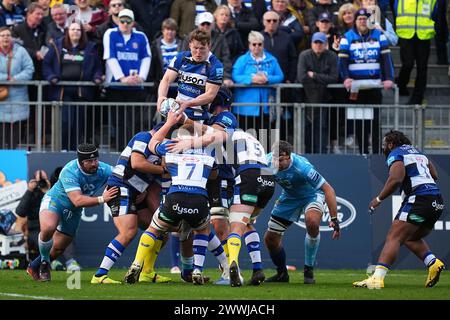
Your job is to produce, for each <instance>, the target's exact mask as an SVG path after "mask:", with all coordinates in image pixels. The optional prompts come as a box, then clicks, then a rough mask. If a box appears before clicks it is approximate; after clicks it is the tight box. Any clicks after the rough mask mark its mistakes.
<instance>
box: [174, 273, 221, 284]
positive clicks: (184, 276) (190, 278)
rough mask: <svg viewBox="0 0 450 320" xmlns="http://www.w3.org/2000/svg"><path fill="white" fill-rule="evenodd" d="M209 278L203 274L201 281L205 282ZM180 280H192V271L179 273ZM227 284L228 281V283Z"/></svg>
mask: <svg viewBox="0 0 450 320" xmlns="http://www.w3.org/2000/svg"><path fill="white" fill-rule="evenodd" d="M210 279H211V278H210V277H208V276H203V281H204V282H205V283H208V282H209V280H210ZM181 280H183V282H190V283H191V282H192V272H191V273H189V274H183V272H182V273H181ZM228 284H229V283H228Z"/></svg>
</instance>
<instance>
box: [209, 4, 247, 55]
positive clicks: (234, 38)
mask: <svg viewBox="0 0 450 320" xmlns="http://www.w3.org/2000/svg"><path fill="white" fill-rule="evenodd" d="M214 19H215V21H216V23H215V25H216V26H215V30H216V32H218V33H219V34H222V35H223V36H224V37H225V39H226V41H227V44H228V48H229V49H230V60H231V62H232V63H234V62H235V61H236V59H237V58H238V57H239V56H240V55H242V54H244V53H245V46H244V44H243V43H242V39H241V36H240V34H239V31H238V30H237V29H236V28H234V27H233V26H232V23H231V11H230V8H229V7H228V6H226V5H220V6H218V7H217V9H216V11H214Z"/></svg>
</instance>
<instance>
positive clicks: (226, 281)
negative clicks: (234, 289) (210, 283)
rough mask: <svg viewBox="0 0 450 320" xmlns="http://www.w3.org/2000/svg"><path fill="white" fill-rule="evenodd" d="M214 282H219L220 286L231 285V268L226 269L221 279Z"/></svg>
mask: <svg viewBox="0 0 450 320" xmlns="http://www.w3.org/2000/svg"><path fill="white" fill-rule="evenodd" d="M214 284H217V285H220V286H229V285H230V270H229V269H228V268H227V269H224V270H223V271H222V276H221V277H220V279H219V280H217V281H216V282H214Z"/></svg>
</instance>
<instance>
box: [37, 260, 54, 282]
mask: <svg viewBox="0 0 450 320" xmlns="http://www.w3.org/2000/svg"><path fill="white" fill-rule="evenodd" d="M50 269H51V268H50V263H48V262H47V261H42V263H41V266H40V267H39V281H43V282H45V281H50V280H51V279H52V276H51V274H50Z"/></svg>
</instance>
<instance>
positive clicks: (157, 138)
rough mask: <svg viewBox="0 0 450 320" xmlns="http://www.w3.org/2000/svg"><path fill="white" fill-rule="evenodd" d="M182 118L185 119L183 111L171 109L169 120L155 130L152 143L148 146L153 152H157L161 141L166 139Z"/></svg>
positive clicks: (168, 115)
mask: <svg viewBox="0 0 450 320" xmlns="http://www.w3.org/2000/svg"><path fill="white" fill-rule="evenodd" d="M182 119H184V114H183V113H180V114H177V113H175V112H172V111H170V112H169V113H168V114H167V120H166V122H165V123H164V125H163V126H162V127H161V128H160V129H159V130H158V131H156V132H155V134H154V135H153V137H152V139H151V140H150V144H149V146H148V148H149V150H150V151H151V152H153V153H154V154H156V147H157V146H158V144H159V143H161V142H162V141H164V139H165V137H166V136H167V134H168V133H169V131H170V129H171V128H172V127H173V126H174V125H175V124H177V123H178V122H180V121H181V120H182Z"/></svg>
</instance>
